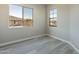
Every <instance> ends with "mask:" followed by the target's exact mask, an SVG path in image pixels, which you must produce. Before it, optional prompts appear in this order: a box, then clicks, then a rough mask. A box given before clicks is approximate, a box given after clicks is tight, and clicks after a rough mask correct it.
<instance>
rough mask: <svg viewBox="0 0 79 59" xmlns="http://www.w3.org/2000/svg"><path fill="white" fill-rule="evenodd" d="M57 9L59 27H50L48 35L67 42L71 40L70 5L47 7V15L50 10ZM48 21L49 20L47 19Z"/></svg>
mask: <svg viewBox="0 0 79 59" xmlns="http://www.w3.org/2000/svg"><path fill="white" fill-rule="evenodd" d="M52 8H57V13H58V16H57V27H49V26H48V33H49V34H52V35H54V36H57V37H60V38H62V39H65V40H68V41H69V40H70V34H69V31H70V29H69V27H70V26H69V22H70V20H69V5H63V4H60V5H48V6H47V13H48V11H49V10H50V9H52ZM47 20H48V18H47Z"/></svg>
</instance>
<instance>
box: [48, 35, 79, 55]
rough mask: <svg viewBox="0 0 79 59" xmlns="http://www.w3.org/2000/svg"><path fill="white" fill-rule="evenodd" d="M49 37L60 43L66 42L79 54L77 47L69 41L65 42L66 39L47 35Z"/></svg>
mask: <svg viewBox="0 0 79 59" xmlns="http://www.w3.org/2000/svg"><path fill="white" fill-rule="evenodd" d="M47 35H48V36H50V37H53V38H55V39H57V40H60V41H62V42H65V43H67V44H69V45H70V46H72V48H73V49H74V50H75V51H76V52H77V53H79V49H77V48H76V47H75V45H73V44H72V43H71V42H69V41H67V40H64V39H62V38H59V37H56V36H54V35H51V34H47Z"/></svg>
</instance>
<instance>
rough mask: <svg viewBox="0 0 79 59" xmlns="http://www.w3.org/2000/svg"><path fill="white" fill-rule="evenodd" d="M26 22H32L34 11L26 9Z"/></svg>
mask: <svg viewBox="0 0 79 59" xmlns="http://www.w3.org/2000/svg"><path fill="white" fill-rule="evenodd" d="M24 20H32V9H31V8H24Z"/></svg>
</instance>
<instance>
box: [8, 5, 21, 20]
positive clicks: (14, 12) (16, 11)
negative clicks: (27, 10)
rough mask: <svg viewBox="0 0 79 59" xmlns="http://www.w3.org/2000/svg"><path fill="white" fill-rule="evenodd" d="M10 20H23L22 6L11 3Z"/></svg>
mask: <svg viewBox="0 0 79 59" xmlns="http://www.w3.org/2000/svg"><path fill="white" fill-rule="evenodd" d="M9 16H10V17H11V18H10V20H22V7H20V6H16V5H9Z"/></svg>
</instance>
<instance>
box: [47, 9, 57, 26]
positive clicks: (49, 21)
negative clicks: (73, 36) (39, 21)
mask: <svg viewBox="0 0 79 59" xmlns="http://www.w3.org/2000/svg"><path fill="white" fill-rule="evenodd" d="M54 9H56V10H57V8H52V9H49V11H48V24H49V27H57V17H54V16H53V17H52V18H50V15H51V14H50V11H51V10H54ZM54 14H55V12H54V11H53V13H52V15H54ZM56 14H57V15H58V13H57V12H56ZM50 19H56V20H52V22H55V26H54V25H51V24H50V23H51V20H50Z"/></svg>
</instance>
